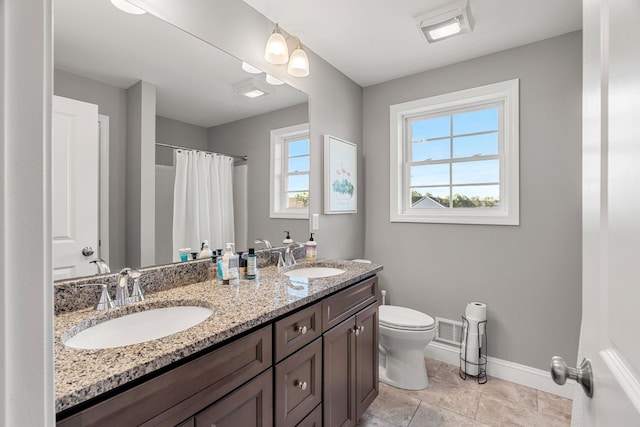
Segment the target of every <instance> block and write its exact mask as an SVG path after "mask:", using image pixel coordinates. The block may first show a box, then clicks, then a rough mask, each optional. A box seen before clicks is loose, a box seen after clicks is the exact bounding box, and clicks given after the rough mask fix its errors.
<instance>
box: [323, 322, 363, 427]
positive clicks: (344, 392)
mask: <svg viewBox="0 0 640 427" xmlns="http://www.w3.org/2000/svg"><path fill="white" fill-rule="evenodd" d="M355 326H356V318H355V316H352V317H350V318H348V319H347V320H345V321H344V322H342V323H340V324H339V325H338V326H336V327H335V328H333V329H331V330H330V331H329V332H327V333H325V334H324V337H323V341H324V350H323V363H324V384H323V391H324V393H323V406H324V409H323V419H324V425H326V426H329V427H338V426H353V425H355V424H356V420H357V417H356V391H355V382H356V372H355V366H356V363H355V358H356V352H355V339H356V335H355Z"/></svg>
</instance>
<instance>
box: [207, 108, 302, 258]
mask: <svg viewBox="0 0 640 427" xmlns="http://www.w3.org/2000/svg"><path fill="white" fill-rule="evenodd" d="M308 121H309V105H308V104H301V105H296V106H293V107H290V108H284V109H282V110H278V111H273V112H271V113H266V114H261V115H259V116H253V117H249V118H247V119H243V120H237V121H235V122H231V123H227V124H224V125H220V126H215V127H212V128H209V149H210V150H213V151H217V152H220V153H226V154H237V155H247V156H249V160H248V161H247V162H246V163H247V165H248V191H247V200H248V206H249V212H248V214H249V215H248V227H247V228H248V232H247V234H248V238H249V246H248V247H254V245H253V242H254V241H255V239H257V238H264V239H267V240H269V241H270V242H271V243H272V244H273V245H274V246H281V245H282V240H283V239H284V237H285V235H284V234H283V233H282V231H283V230H289V231H290V232H291V238H292V239H294V240H295V241H296V242H306V241H307V239H308V238H309V236H308V234H307V233H308V231H309V222H308V221H307V220H306V219H305V220H302V219H280V218H269V182H270V180H269V176H270V170H269V157H270V143H271V142H270V141H271V139H270V138H271V134H270V132H271V130H272V129H278V128H282V127H286V126H293V125H298V124H301V123H307V122H308Z"/></svg>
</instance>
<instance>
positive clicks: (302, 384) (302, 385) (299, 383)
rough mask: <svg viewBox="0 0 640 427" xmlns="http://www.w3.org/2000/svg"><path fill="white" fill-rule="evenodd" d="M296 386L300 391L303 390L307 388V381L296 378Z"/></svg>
mask: <svg viewBox="0 0 640 427" xmlns="http://www.w3.org/2000/svg"><path fill="white" fill-rule="evenodd" d="M296 387H300V388H301V389H302V391H305V390H306V389H307V382H306V381H300V380H296Z"/></svg>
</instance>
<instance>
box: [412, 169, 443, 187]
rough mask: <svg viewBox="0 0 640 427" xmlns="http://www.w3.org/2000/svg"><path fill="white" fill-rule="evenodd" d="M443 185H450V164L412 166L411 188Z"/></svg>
mask: <svg viewBox="0 0 640 427" xmlns="http://www.w3.org/2000/svg"><path fill="white" fill-rule="evenodd" d="M443 184H444V185H448V184H449V164H443V165H424V166H411V187H419V186H421V185H443Z"/></svg>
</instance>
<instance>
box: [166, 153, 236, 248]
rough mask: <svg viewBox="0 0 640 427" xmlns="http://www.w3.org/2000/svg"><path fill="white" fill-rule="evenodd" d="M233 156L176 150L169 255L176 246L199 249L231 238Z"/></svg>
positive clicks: (224, 242) (232, 230)
mask: <svg viewBox="0 0 640 427" xmlns="http://www.w3.org/2000/svg"><path fill="white" fill-rule="evenodd" d="M232 177H233V158H231V157H228V156H223V155H220V154H211V153H203V152H200V151H188V150H176V180H175V184H174V196H173V259H174V261H179V260H180V255H179V253H178V250H179V249H182V248H191V252H200V244H201V243H202V242H203V241H204V240H208V241H209V247H210V248H211V249H217V248H224V247H225V245H226V243H228V242H234V224H233V178H232Z"/></svg>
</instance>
